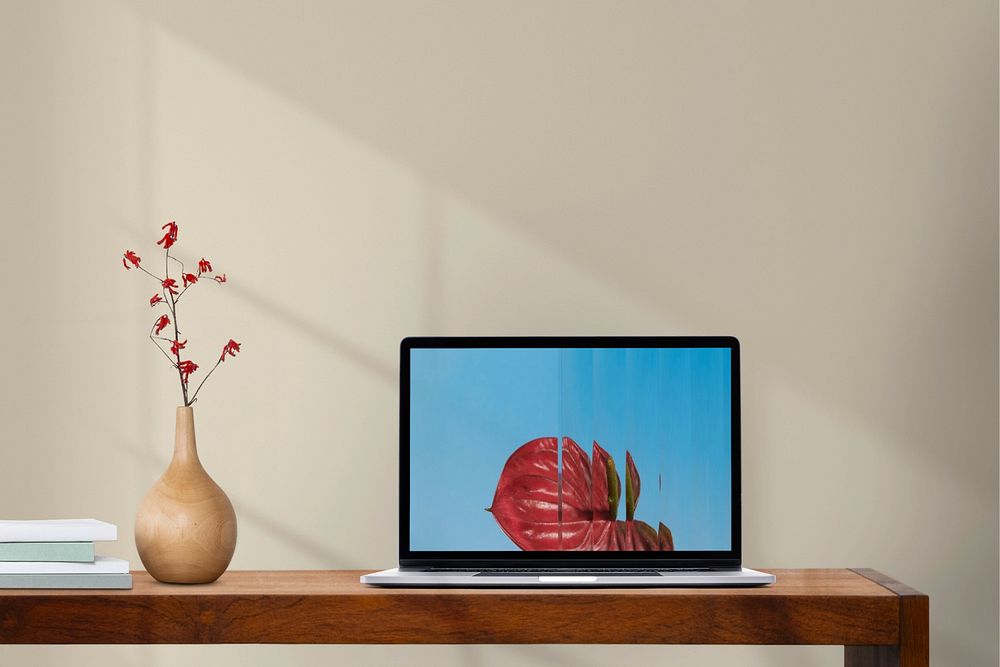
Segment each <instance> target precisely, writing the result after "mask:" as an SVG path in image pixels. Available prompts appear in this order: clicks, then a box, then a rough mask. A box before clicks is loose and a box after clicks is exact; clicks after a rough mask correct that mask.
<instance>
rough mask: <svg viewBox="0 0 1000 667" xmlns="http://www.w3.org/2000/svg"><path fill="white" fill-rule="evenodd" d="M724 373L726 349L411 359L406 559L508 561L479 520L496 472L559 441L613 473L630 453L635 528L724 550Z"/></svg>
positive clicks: (461, 352) (491, 526) (482, 352)
mask: <svg viewBox="0 0 1000 667" xmlns="http://www.w3.org/2000/svg"><path fill="white" fill-rule="evenodd" d="M729 365H730V352H729V350H728V349H724V348H723V349H715V348H694V349H677V348H668V349H415V350H412V351H411V361H410V378H411V381H410V468H411V476H410V546H411V549H413V550H415V551H425V550H428V551H429V550H433V551H452V550H456V551H469V550H472V551H480V550H481V551H506V550H512V551H514V550H517V547H515V546H514V544H513V543H512V542H511V541H510V539H509V538H508V537H507V536H506V535H505V534H504V533H503V531H501V530H500V527H499V526H498V525H497V523H496V521H495V520H494V518H493V516H492V515H491V514H490V513H489V512H486V511H485V508H486V507H489V506H490V504H491V503H492V501H493V494H494V492H495V491H496V485H497V481H498V480H499V478H500V472H501V470H502V469H503V466H504V463H505V462H506V461H507V457H509V456H510V454H511V453H512V452H513V451H514V450H515V449H517V448H518V447H520V446H521V445H523V444H524V443H526V442H528V441H529V440H533V439H535V438H540V437H546V436H559V437H562V436H568V437H570V438H573V439H574V440H575V441H576V442H577V443H578V444H579V445H580V446H581V447H582V448H583V450H584V451H585V452H587V453H588V454H589V453H590V451H591V444H592V443H593V441H594V440H596V441H597V442H598V444H600V445H601V446H602V447H603V448H604V449H606V450H607V451H608V452H609V453H610V454H611V456H612V457H614V459H615V463H616V464H617V467H618V470H619V473H620V474H621V473H623V472H624V470H625V450H626V449H628V450H629V451H630V452H631V453H632V457H633V458H634V459H635V463H636V467H637V468H638V471H639V475H640V477H641V479H642V493H641V495H640V497H639V505H638V509H637V510H636V518H637V519H641V520H643V521H646V522H647V523H649V524H650V525H652V526H653V527H654V528H655V527H656V525H657V523H658V522H660V521H663V523H665V524H666V525H667V526H669V527H670V529H671V531H672V532H673V536H674V544H675V548H676V549H677V550H678V551H681V550H684V551H691V550H706V551H714V550H728V549H729V548H730V503H731V494H730V428H731V419H730V390H731V389H730V366H729ZM623 488H624V480H623ZM623 515H624V499H623V504H622V509H621V510H620V516H619V518H624V516H623Z"/></svg>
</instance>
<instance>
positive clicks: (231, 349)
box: [219, 338, 240, 362]
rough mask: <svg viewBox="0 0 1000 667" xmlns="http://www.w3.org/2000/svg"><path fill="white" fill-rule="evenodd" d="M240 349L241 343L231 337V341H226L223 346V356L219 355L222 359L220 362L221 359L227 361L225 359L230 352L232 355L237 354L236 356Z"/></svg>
mask: <svg viewBox="0 0 1000 667" xmlns="http://www.w3.org/2000/svg"><path fill="white" fill-rule="evenodd" d="M239 351H240V344H239V343H237V342H236V341H235V340H233V339H232V338H230V339H229V342H228V343H226V344H225V345H223V346H222V356H221V357H219V361H220V362H221V361H225V360H226V355H227V354H228V355H229V356H230V357H235V356H236V353H237V352H239Z"/></svg>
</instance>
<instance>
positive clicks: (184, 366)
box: [177, 361, 198, 384]
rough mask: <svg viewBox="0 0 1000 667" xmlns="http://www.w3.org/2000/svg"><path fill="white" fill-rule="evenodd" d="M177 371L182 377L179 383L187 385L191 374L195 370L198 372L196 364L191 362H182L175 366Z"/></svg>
mask: <svg viewBox="0 0 1000 667" xmlns="http://www.w3.org/2000/svg"><path fill="white" fill-rule="evenodd" d="M177 369H178V370H180V372H181V376H182V377H181V382H183V383H184V384H187V383H188V378H189V377H190V376H191V373H194V372H195V371H196V370H198V364H196V363H194V362H193V361H182V362H180V363H179V364H177Z"/></svg>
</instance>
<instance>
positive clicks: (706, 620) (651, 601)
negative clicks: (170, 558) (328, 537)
mask: <svg viewBox="0 0 1000 667" xmlns="http://www.w3.org/2000/svg"><path fill="white" fill-rule="evenodd" d="M769 572H773V573H774V574H775V575H777V578H778V581H777V583H776V584H774V585H773V586H769V587H766V588H733V589H723V588H680V589H677V588H675V589H664V588H661V589H652V588H645V589H586V588H577V589H548V590H524V589H478V590H469V589H379V588H369V587H366V586H362V585H361V584H360V583H358V577H359V576H360V575H361V574H362V572H353V571H302V572H291V571H268V572H239V571H235V572H228V573H226V574H225V575H223V577H222V578H221V579H219V581H217V582H215V583H214V584H210V585H207V586H174V585H165V584H160V583H157V582H156V581H154V580H153V579H151V578H150V577H149V575H148V574H146V573H145V572H135V573H133V575H134V579H135V587H134V588H133V589H132V590H130V591H68V590H65V591H64V590H59V591H51V590H3V591H0V643H6V644H203V643H204V644H207V643H213V644H230V643H238V644H242V643H267V644H271V643H274V644H302V643H309V644H466V643H470V644H471V643H475V644H838V645H843V646H844V647H845V651H844V664H845V665H848V666H850V667H887V666H889V665H899V666H901V667H916V666H918V665H920V666H925V665H927V664H928V663H929V657H928V598H927V596H926V595H923V594H922V593H919V592H917V591H915V590H913V589H911V588H909V587H907V586H905V585H904V584H901V583H899V582H897V581H894V580H892V579H890V578H889V577H886V576H884V575H882V574H879V573H878V572H875V571H874V570H865V569H857V570H846V569H838V570H769Z"/></svg>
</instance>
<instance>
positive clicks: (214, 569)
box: [135, 407, 236, 584]
mask: <svg viewBox="0 0 1000 667" xmlns="http://www.w3.org/2000/svg"><path fill="white" fill-rule="evenodd" d="M135 546H136V548H137V549H138V550H139V558H140V559H141V560H142V564H143V565H144V566H145V567H146V571H147V572H149V573H150V574H151V575H152V576H153V577H155V578H156V579H157V580H159V581H162V582H164V583H170V584H207V583H211V582H213V581H215V580H216V579H218V578H219V576H220V575H221V574H222V573H223V572H225V571H226V568H227V567H229V561H230V560H232V558H233V551H235V549H236V512H234V511H233V504H232V503H231V502H229V498H228V497H227V496H226V494H225V492H224V491H223V490H222V489H221V488H219V485H218V484H216V483H215V481H213V480H212V478H211V477H209V476H208V473H207V472H205V469H204V468H203V467H202V465H201V461H199V460H198V449H197V447H196V446H195V438H194V410H193V409H192V408H189V407H179V408H177V429H176V433H175V436H174V458H173V460H171V461H170V467H168V468H167V470H166V472H164V473H163V476H162V477H160V479H159V480H157V482H156V484H154V485H153V488H151V489H150V490H149V493H147V494H146V497H145V498H144V499H143V501H142V505H141V506H140V507H139V513H138V514H137V515H136V517H135Z"/></svg>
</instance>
